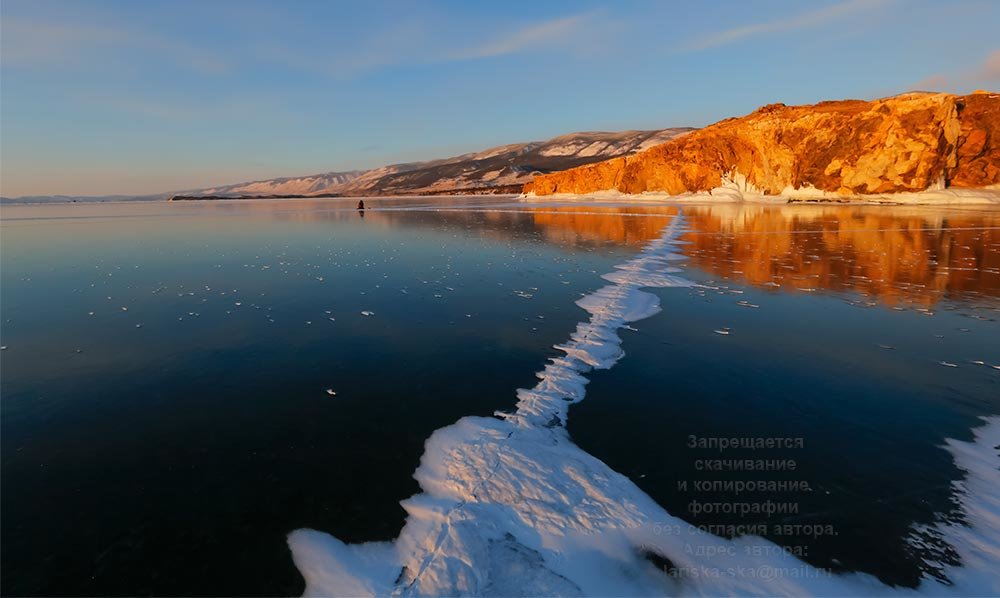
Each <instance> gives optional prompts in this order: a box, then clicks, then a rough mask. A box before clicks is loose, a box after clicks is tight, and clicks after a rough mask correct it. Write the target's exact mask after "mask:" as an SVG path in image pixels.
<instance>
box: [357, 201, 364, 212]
mask: <svg viewBox="0 0 1000 598" xmlns="http://www.w3.org/2000/svg"><path fill="white" fill-rule="evenodd" d="M358 209H359V210H363V209H365V200H363V199H362V200H359V201H358Z"/></svg>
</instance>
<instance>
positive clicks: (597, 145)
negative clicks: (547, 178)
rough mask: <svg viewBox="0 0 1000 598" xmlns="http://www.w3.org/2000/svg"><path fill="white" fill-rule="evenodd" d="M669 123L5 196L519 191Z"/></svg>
mask: <svg viewBox="0 0 1000 598" xmlns="http://www.w3.org/2000/svg"><path fill="white" fill-rule="evenodd" d="M693 130H694V129H692V128H689V127H676V128H670V129H659V130H653V131H621V132H584V133H571V134H569V135H561V136H559V137H555V138H553V139H549V140H548V141H532V142H528V143H513V144H509V145H501V146H499V147H494V148H490V149H487V150H484V151H481V152H474V153H469V154H462V155H461V156H454V157H451V158H444V159H440V160H431V161H427V162H408V163H404V164H392V165H389V166H382V167H380V168H373V169H371V170H352V171H346V172H327V173H322V174H315V175H309V176H302V177H282V178H276V179H267V180H261V181H251V182H245V183H236V184H233V185H222V186H218V187H208V188H205V189H191V190H184V191H176V192H172V193H159V194H150V195H143V196H137V197H133V196H122V195H107V196H101V197H92V196H91V197H84V196H77V197H75V196H66V195H59V196H31V197H19V198H16V199H14V200H11V199H7V198H5V201H18V202H44V201H123V200H157V199H169V198H175V197H176V198H177V199H198V198H205V199H209V198H214V199H230V198H244V197H289V196H303V197H310V196H327V197H329V196H377V195H432V194H462V193H519V192H520V190H521V187H522V186H523V185H524V184H525V183H527V182H528V181H530V180H531V179H532V178H533V177H534V176H536V175H539V174H547V173H551V172H557V171H560V170H565V169H567V168H573V167H576V166H582V165H585V164H590V163H592V162H599V161H601V160H607V159H609V158H614V157H618V156H627V155H631V154H634V153H636V152H639V151H642V150H645V149H648V148H650V147H653V146H656V145H659V144H662V143H665V142H667V141H670V140H671V139H674V138H675V137H678V136H680V135H683V134H685V133H688V132H690V131H693Z"/></svg>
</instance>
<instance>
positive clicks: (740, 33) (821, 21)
mask: <svg viewBox="0 0 1000 598" xmlns="http://www.w3.org/2000/svg"><path fill="white" fill-rule="evenodd" d="M894 1H895V0H847V1H845V2H840V3H838V4H832V5H830V6H825V7H823V8H819V9H816V10H811V11H808V12H803V13H799V14H797V15H793V16H791V17H788V18H784V19H775V20H772V21H766V22H763V23H754V24H750V25H743V26H741V27H734V28H732V29H726V30H724V31H719V32H716V33H712V34H709V35H706V36H704V37H702V38H701V39H699V40H697V41H695V42H693V43H691V44H689V45H688V46H686V47H685V48H684V50H686V51H689V52H696V51H700V50H708V49H711V48H717V47H719V46H725V45H728V44H733V43H737V42H740V41H743V40H745V39H748V38H752V37H758V36H762V35H770V34H774V33H785V32H789V31H797V30H800V29H808V28H811V27H818V26H820V25H825V24H827V23H829V22H831V21H835V20H837V19H840V18H843V17H846V16H848V15H852V14H856V13H860V12H864V11H870V10H875V9H877V8H880V7H882V6H886V5H888V4H890V3H892V2H894Z"/></svg>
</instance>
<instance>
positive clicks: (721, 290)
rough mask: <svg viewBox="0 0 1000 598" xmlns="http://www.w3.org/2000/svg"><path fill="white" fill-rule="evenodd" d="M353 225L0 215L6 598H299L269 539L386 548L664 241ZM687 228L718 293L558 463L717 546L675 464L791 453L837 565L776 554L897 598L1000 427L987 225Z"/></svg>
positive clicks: (577, 423) (643, 334)
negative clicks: (586, 459) (720, 444)
mask: <svg viewBox="0 0 1000 598" xmlns="http://www.w3.org/2000/svg"><path fill="white" fill-rule="evenodd" d="M369 204H370V205H371V204H372V202H369ZM352 205H353V202H349V201H345V202H340V201H333V200H327V201H321V202H309V201H284V202H273V201H272V202H224V203H191V204H143V205H139V204H131V205H100V206H81V205H75V206H44V207H7V206H5V207H4V209H3V229H2V233H3V234H2V253H3V263H2V266H3V268H2V273H0V276H2V279H0V283H2V286H0V311H2V321H3V325H2V344H3V345H4V346H6V347H7V348H6V349H5V350H3V352H2V362H0V365H2V401H0V424H2V457H0V458H2V471H0V473H2V491H3V501H2V530H0V533H2V590H3V592H4V593H5V594H63V595H94V594H126V595H133V594H149V593H153V594H161V595H162V594H169V595H191V594H200V595H233V594H242V595H274V594H291V593H296V592H300V591H301V589H302V582H301V579H300V577H299V575H298V573H297V572H296V570H295V568H294V567H293V565H292V563H291V559H290V556H289V553H288V550H287V548H286V546H285V542H284V537H285V534H287V533H288V532H289V531H291V530H293V529H297V528H300V527H312V528H316V529H320V530H324V531H328V532H331V533H333V534H334V535H336V536H337V537H338V538H340V539H342V540H345V541H348V542H357V541H364V540H376V539H389V538H393V537H395V536H396V534H397V533H398V531H399V528H400V527H401V525H402V523H403V516H404V513H403V511H402V509H401V508H400V507H399V505H398V501H399V500H401V499H403V498H405V497H407V496H410V495H411V494H413V493H415V492H416V491H417V486H416V483H415V482H414V481H413V479H412V477H411V475H412V473H413V470H414V469H415V468H416V466H417V464H418V462H419V458H420V455H421V454H422V452H423V442H424V440H425V439H426V438H427V437H428V436H429V435H430V433H431V432H432V431H433V430H435V429H437V428H440V427H442V426H445V425H448V424H450V423H453V422H454V421H455V420H457V419H458V418H460V417H462V416H464V415H470V414H480V415H488V414H490V413H492V412H493V411H494V410H496V409H509V408H510V407H512V405H513V404H514V402H515V394H514V390H515V389H516V388H519V387H528V386H532V385H533V384H534V380H535V378H534V372H536V371H538V370H539V369H540V368H541V366H542V365H543V364H544V362H545V360H546V358H547V357H550V356H552V355H554V354H555V353H556V352H555V351H554V350H553V349H551V346H552V345H553V344H555V343H558V342H561V341H563V340H565V338H566V337H567V336H568V334H569V332H571V331H572V330H573V329H574V328H575V325H576V323H577V322H578V321H579V320H581V319H583V318H584V315H585V314H584V312H583V311H582V310H580V309H579V308H577V307H576V306H575V305H574V303H573V302H574V300H575V299H576V298H578V297H579V296H580V294H582V293H586V292H589V291H591V290H593V289H595V288H598V287H600V286H603V284H604V281H602V280H601V279H600V278H599V274H601V273H604V272H607V271H609V270H610V269H611V267H612V266H613V265H614V264H616V263H619V262H621V261H624V260H625V259H628V257H630V256H631V255H633V254H634V253H635V252H636V251H637V250H638V248H639V247H641V246H642V244H643V243H645V242H646V241H647V240H649V239H651V238H653V237H655V236H656V235H657V233H658V231H659V230H660V229H661V228H662V227H663V226H665V225H666V224H667V223H668V222H670V221H671V219H672V218H673V217H674V216H675V215H676V213H677V211H678V210H677V208H673V207H651V206H642V207H634V208H620V207H607V206H586V207H570V206H563V205H558V204H557V205H553V206H537V207H530V206H525V205H507V204H504V203H503V202H498V201H496V200H485V199H483V200H469V199H459V200H445V201H439V200H427V201H423V202H419V203H416V204H414V203H412V202H409V203H403V202H399V201H396V202H390V201H383V202H375V205H376V206H377V207H379V208H383V209H382V210H376V211H368V212H367V213H366V214H365V215H364V217H363V218H362V217H361V215H360V214H359V213H358V212H357V211H355V210H352V209H349V208H350V206H352ZM404 205H405V206H406V207H408V208H410V209H408V210H401V209H395V208H399V207H401V206H404ZM683 211H684V215H685V219H686V221H687V222H688V223H689V225H690V226H691V229H692V230H691V232H690V233H689V234H688V236H687V239H686V240H688V241H689V242H690V244H689V245H686V246H685V252H686V253H688V255H689V256H690V257H691V259H690V260H689V263H688V265H687V268H686V269H687V273H686V275H688V276H689V277H692V278H695V279H697V280H698V281H699V282H702V283H704V284H705V285H706V287H703V288H699V289H695V290H692V291H689V290H686V289H685V290H678V289H667V290H662V291H658V292H659V293H660V295H661V298H662V301H663V306H664V312H663V313H661V314H660V315H658V316H656V317H654V318H651V319H649V320H645V321H642V322H640V323H638V324H637V327H638V328H639V331H638V332H634V333H632V332H625V333H624V338H625V344H624V348H625V351H626V353H627V356H626V358H625V359H624V360H622V362H621V363H620V364H619V365H618V366H616V367H615V368H614V369H612V370H610V371H607V372H600V373H597V374H596V375H594V376H593V382H592V383H591V384H590V386H589V388H588V398H587V400H586V401H584V402H583V403H581V404H580V405H578V406H576V407H574V409H573V411H572V412H571V417H570V424H569V427H570V432H571V434H572V435H573V437H574V439H576V440H577V441H578V443H579V444H581V446H582V447H583V448H584V449H586V450H588V451H590V452H592V453H594V454H595V455H597V456H598V457H600V458H601V459H603V460H605V461H606V462H608V463H609V464H610V465H611V466H612V467H613V468H615V469H617V470H619V471H621V472H623V473H626V474H627V475H629V476H630V477H632V478H633V479H634V480H635V481H636V482H637V483H638V484H639V485H640V486H641V487H642V488H643V489H645V490H646V491H647V492H649V493H650V494H651V495H652V496H653V497H654V498H655V499H657V500H658V501H660V502H661V503H662V504H664V505H665V506H666V507H667V509H668V510H669V511H670V512H671V513H675V514H677V515H680V516H682V517H685V518H686V519H688V520H690V521H693V522H696V523H704V522H708V523H712V522H727V521H729V519H727V518H725V517H695V516H689V514H688V513H685V508H686V506H687V505H688V503H689V501H690V500H691V499H692V498H705V499H706V500H707V499H708V498H709V497H708V496H705V497H701V496H693V495H692V493H691V492H686V493H685V492H678V490H677V481H678V480H681V479H684V480H696V479H699V476H701V477H705V478H706V479H709V478H711V479H715V478H719V477H720V476H718V475H710V476H705V475H703V474H702V473H699V472H696V471H694V470H693V467H692V462H693V459H694V458H695V456H696V454H697V453H698V451H695V450H692V449H688V448H686V447H685V444H686V442H687V438H688V436H689V435H691V434H696V435H700V436H740V437H759V436H794V437H801V438H803V439H804V448H802V449H796V450H795V451H794V452H793V453H794V454H792V455H791V456H790V458H794V459H796V460H797V462H798V463H799V470H798V471H797V472H796V474H795V475H794V476H788V475H787V474H782V475H779V476H775V479H806V480H808V481H809V483H810V484H811V487H812V488H813V489H814V491H813V492H811V493H808V494H805V495H801V496H799V495H797V496H795V497H794V499H793V500H795V501H798V502H800V503H801V512H802V513H807V514H808V515H807V516H806V517H805V519H804V521H818V522H823V523H829V524H830V525H833V526H835V528H836V530H837V532H838V534H839V535H836V536H824V537H821V538H808V539H803V538H798V537H796V538H786V539H785V542H784V543H786V544H790V545H799V546H805V547H806V548H807V549H808V551H807V553H806V554H805V557H806V558H807V560H810V561H811V562H814V563H817V564H821V565H824V566H826V565H830V564H832V565H834V566H840V567H845V568H858V569H861V570H865V571H870V572H873V573H876V574H878V575H880V576H881V577H882V578H883V579H885V580H887V581H892V582H896V583H911V582H912V581H913V579H914V578H915V577H914V576H915V575H916V574H917V573H918V572H919V559H918V558H917V556H915V555H913V554H911V553H910V552H909V549H908V548H907V545H906V544H905V543H904V541H903V538H904V536H905V535H906V533H907V531H908V529H909V526H910V525H912V524H913V523H914V522H927V521H931V520H933V518H934V517H935V516H938V515H937V514H941V513H948V512H949V510H950V509H951V503H950V497H951V491H950V486H949V485H950V482H951V481H952V480H954V479H957V478H959V477H960V475H959V472H957V471H956V470H955V468H954V466H953V465H952V463H951V459H950V457H949V456H948V454H947V453H946V452H945V451H943V450H942V449H940V448H937V447H938V445H940V444H941V442H942V440H943V438H945V437H956V438H968V437H969V429H970V428H971V427H972V426H974V425H975V424H976V421H977V420H976V418H977V416H979V415H983V414H988V413H996V412H997V411H998V402H997V397H998V396H1000V392H998V391H1000V371H998V370H996V369H992V368H991V367H989V366H990V365H996V364H1000V333H998V327H997V326H998V325H997V323H996V319H997V317H998V316H1000V311H998V309H1000V299H998V298H1000V269H998V268H1000V236H998V229H1000V213H998V212H989V211H977V210H952V211H941V210H915V209H908V210H905V211H903V210H892V209H885V208H851V209H847V208H815V207H799V208H795V207H792V208H754V209H746V210H739V209H735V208H719V207H712V208H708V207H699V206H688V207H685V208H683ZM622 212H628V214H623V213H622ZM712 287H715V288H712ZM804 289H807V290H804ZM735 291H743V293H742V294H734V293H735ZM109 297H110V298H109ZM738 301H745V302H747V303H750V304H754V305H758V306H759V307H757V308H752V307H746V306H743V305H739V304H738V303H737V302H738ZM122 308H126V309H124V310H123V309H122ZM894 308H895V309H894ZM918 310H926V311H918ZM363 311H370V312H374V315H372V316H365V315H363V314H362V312H363ZM91 312H93V315H91ZM327 312H329V313H327ZM929 313H932V314H933V315H925V314H929ZM330 318H334V320H333V321H331V320H330ZM721 327H728V328H730V329H731V330H730V334H729V335H726V336H723V335H719V334H715V333H713V330H716V329H721ZM880 344H881V345H885V346H891V347H893V348H891V349H887V348H882V347H879V345H880ZM972 360H982V361H984V362H985V363H986V364H987V365H975V364H972V363H971V361H972ZM942 361H944V362H947V363H953V364H955V365H956V366H957V367H949V366H945V365H941V364H940V362H942ZM327 389H330V390H332V391H334V392H336V396H330V395H329V394H328V393H327ZM702 452H704V453H705V455H703V456H709V455H708V451H702ZM786 452H787V451H786ZM729 453H732V454H729ZM723 456H725V457H729V456H743V455H742V453H740V454H737V453H733V452H732V451H728V452H727V454H725V455H723ZM751 456H753V455H751ZM745 477H746V476H745V475H740V476H735V477H733V476H731V479H742V478H745ZM743 519H744V520H745V519H746V518H743ZM833 559H837V560H836V562H834V561H833ZM837 563H840V564H839V565H837Z"/></svg>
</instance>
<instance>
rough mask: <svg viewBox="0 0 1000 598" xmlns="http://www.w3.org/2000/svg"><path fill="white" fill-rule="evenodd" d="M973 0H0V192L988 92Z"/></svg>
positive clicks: (995, 57)
mask: <svg viewBox="0 0 1000 598" xmlns="http://www.w3.org/2000/svg"><path fill="white" fill-rule="evenodd" d="M998 31H1000V2H997V1H995V0H965V1H960V0H954V1H948V0H813V1H806V0H795V1H789V0H753V1H749V0H718V1H708V0H706V1H705V2H679V1H677V2H666V1H662V2H657V1H648V2H629V1H618V2H588V1H574V2H557V1H544V2H540V1H538V0H532V1H522V0H507V1H504V2H467V1H455V2H419V1H416V0H414V1H406V2H375V1H369V2H363V3H362V2H333V1H329V2H326V1H316V2H304V1H303V2H292V1H289V2H256V1H253V0H240V1H233V2H229V1H226V0H221V1H212V2H186V1H184V0H170V1H166V0H164V1H157V0H145V1H143V2H134V1H131V0H127V1H119V0H106V1H73V2H50V1H47V0H4V1H3V2H2V4H0V194H2V195H3V196H5V197H17V196H24V195H54V194H65V195H109V194H125V195H139V194H147V193H158V192H167V191H177V190H185V189H194V188H199V187H207V186H212V185H219V184H226V183H236V182H240V181H247V180H258V179H266V178H272V177H277V176H299V175H306V174H313V173H319V172H329V171H339V170H351V169H360V168H370V167H375V166H380V165H384V164H388V163H393V162H402V161H411V160H423V159H432V158H439V157H445V156H450V155H456V154H460V153H464V152H467V151H473V150H480V149H484V148H487V147H490V146H494V145H500V144H504V143H513V142H519V141H530V140H540V139H547V138H549V137H553V136H556V135H560V134H564V133H569V132H573V131H594V130H623V129H655V128H665V127H672V126H704V125H706V124H710V123H712V122H715V121H717V120H720V119H722V118H727V117H730V116H738V115H742V114H746V113H748V112H751V111H753V110H754V109H755V108H757V107H758V106H760V105H763V104H768V103H772V102H784V103H786V104H804V103H813V102H817V101H821V100H827V99H841V98H864V99H872V98H878V97H884V96H888V95H893V94H896V93H900V92H903V91H908V90H915V89H920V90H935V91H949V92H958V93H967V92H970V91H972V90H975V89H990V90H992V91H997V90H1000V35H998V33H997V32H998Z"/></svg>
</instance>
